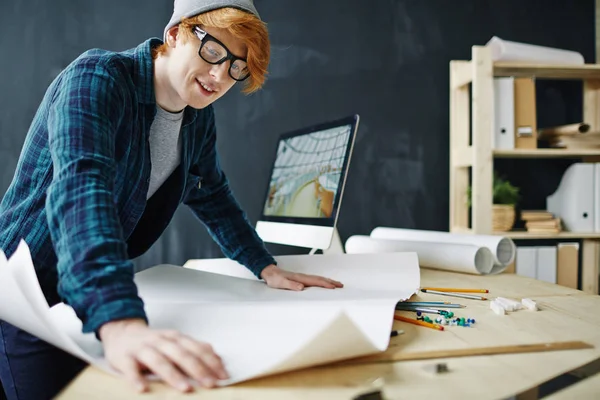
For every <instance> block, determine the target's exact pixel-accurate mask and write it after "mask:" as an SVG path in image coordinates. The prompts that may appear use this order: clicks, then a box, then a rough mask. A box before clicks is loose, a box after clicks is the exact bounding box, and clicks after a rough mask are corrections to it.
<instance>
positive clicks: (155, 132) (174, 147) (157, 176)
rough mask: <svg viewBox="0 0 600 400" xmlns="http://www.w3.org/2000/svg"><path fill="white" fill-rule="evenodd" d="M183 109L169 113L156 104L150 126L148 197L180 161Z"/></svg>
mask: <svg viewBox="0 0 600 400" xmlns="http://www.w3.org/2000/svg"><path fill="white" fill-rule="evenodd" d="M182 120H183V110H182V111H180V112H177V113H171V112H168V111H166V110H164V109H162V108H161V107H159V106H156V117H155V118H154V121H153V122H152V126H151V127H150V160H151V161H152V173H151V174H150V186H149V187H148V195H147V196H146V199H149V198H150V197H151V196H152V195H153V194H154V193H155V192H156V191H157V190H158V188H159V187H160V185H162V184H163V183H164V182H165V181H166V180H167V178H168V177H169V175H171V173H172V172H173V171H174V170H175V168H177V166H178V165H179V163H180V162H181V141H180V140H179V131H180V128H181V121H182Z"/></svg>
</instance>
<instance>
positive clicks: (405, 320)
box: [394, 314, 444, 331]
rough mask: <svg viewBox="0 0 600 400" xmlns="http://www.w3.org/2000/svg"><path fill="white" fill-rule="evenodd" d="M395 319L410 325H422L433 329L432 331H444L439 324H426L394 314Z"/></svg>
mask: <svg viewBox="0 0 600 400" xmlns="http://www.w3.org/2000/svg"><path fill="white" fill-rule="evenodd" d="M394 319H395V320H397V321H402V322H408V323H410V324H415V325H421V326H424V327H427V328H431V329H437V330H438V331H443V330H444V327H443V326H441V325H438V324H432V323H429V322H425V321H419V320H417V319H412V318H406V317H403V316H401V315H395V314H394Z"/></svg>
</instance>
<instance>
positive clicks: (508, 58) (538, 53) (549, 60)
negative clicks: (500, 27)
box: [486, 36, 585, 65]
mask: <svg viewBox="0 0 600 400" xmlns="http://www.w3.org/2000/svg"><path fill="white" fill-rule="evenodd" d="M486 47H489V48H490V50H491V53H492V60H493V61H505V62H522V63H529V64H532V63H539V64H563V65H583V64H584V63H585V60H584V58H583V55H581V53H578V52H576V51H572V50H564V49H557V48H554V47H546V46H539V45H535V44H528V43H520V42H513V41H510V40H504V39H500V38H499V37H497V36H494V37H492V38H491V39H490V40H489V41H488V43H487V44H486Z"/></svg>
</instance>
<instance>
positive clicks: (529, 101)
mask: <svg viewBox="0 0 600 400" xmlns="http://www.w3.org/2000/svg"><path fill="white" fill-rule="evenodd" d="M514 92H515V96H514V102H515V147H516V148H518V149H536V148H537V119H536V117H537V108H536V102H535V80H534V79H533V78H514Z"/></svg>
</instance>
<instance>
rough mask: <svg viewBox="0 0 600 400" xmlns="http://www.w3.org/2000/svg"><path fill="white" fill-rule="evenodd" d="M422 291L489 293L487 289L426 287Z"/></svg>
mask: <svg viewBox="0 0 600 400" xmlns="http://www.w3.org/2000/svg"><path fill="white" fill-rule="evenodd" d="M421 289H426V290H435V291H438V292H454V293H489V292H490V291H489V290H487V289H454V288H439V287H424V288H421Z"/></svg>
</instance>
